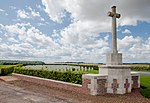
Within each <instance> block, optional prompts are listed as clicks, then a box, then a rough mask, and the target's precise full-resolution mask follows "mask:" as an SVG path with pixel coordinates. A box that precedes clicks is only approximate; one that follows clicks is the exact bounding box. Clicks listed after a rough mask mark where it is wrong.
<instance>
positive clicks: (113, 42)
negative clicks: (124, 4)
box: [107, 6, 121, 53]
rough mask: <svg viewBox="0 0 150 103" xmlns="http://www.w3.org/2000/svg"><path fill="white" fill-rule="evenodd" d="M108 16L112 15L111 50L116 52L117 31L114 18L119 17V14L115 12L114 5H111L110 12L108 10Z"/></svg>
mask: <svg viewBox="0 0 150 103" xmlns="http://www.w3.org/2000/svg"><path fill="white" fill-rule="evenodd" d="M107 15H108V16H110V17H112V52H113V53H118V51H117V32H116V25H117V24H116V18H120V16H121V15H120V14H118V13H116V6H113V7H112V12H110V11H109V12H108V14H107Z"/></svg>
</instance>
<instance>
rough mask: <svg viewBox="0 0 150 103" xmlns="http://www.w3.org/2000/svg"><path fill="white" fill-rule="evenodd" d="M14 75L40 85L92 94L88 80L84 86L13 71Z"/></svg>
mask: <svg viewBox="0 0 150 103" xmlns="http://www.w3.org/2000/svg"><path fill="white" fill-rule="evenodd" d="M13 76H14V77H16V78H18V79H20V80H24V81H28V82H32V83H36V84H40V85H45V86H49V87H55V88H59V89H64V90H68V91H72V92H76V93H81V94H90V90H89V89H88V88H87V84H88V83H87V82H86V81H83V83H84V85H83V86H82V85H78V84H73V83H67V82H62V81H56V80H51V79H45V78H39V77H34V76H27V75H22V74H16V73H13Z"/></svg>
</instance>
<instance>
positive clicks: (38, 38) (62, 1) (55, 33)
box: [0, 0, 150, 63]
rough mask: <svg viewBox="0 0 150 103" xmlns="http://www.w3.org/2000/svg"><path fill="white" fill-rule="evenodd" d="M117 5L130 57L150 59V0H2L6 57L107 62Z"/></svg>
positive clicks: (1, 55) (122, 45)
mask: <svg viewBox="0 0 150 103" xmlns="http://www.w3.org/2000/svg"><path fill="white" fill-rule="evenodd" d="M113 5H116V6H117V12H118V13H120V14H121V18H120V19H118V28H117V31H118V38H117V40H118V51H119V52H121V53H123V61H124V62H149V61H150V6H149V5H150V0H130V1H128V0H1V1H0V59H6V60H8V59H11V60H14V59H15V60H16V59H17V60H41V61H45V62H55V61H57V62H60V61H83V62H92V63H99V62H103V63H105V55H106V53H109V52H111V18H110V17H108V16H107V12H108V11H110V10H111V7H112V6H113Z"/></svg>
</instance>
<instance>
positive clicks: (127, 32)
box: [122, 29, 131, 34]
mask: <svg viewBox="0 0 150 103" xmlns="http://www.w3.org/2000/svg"><path fill="white" fill-rule="evenodd" d="M122 33H125V34H131V31H130V30H129V29H125V30H124V31H122Z"/></svg>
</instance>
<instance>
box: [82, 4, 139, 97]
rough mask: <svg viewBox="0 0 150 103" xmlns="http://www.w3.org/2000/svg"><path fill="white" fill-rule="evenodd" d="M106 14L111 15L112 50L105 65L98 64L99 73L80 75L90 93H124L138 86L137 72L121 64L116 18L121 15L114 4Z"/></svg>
mask: <svg viewBox="0 0 150 103" xmlns="http://www.w3.org/2000/svg"><path fill="white" fill-rule="evenodd" d="M108 16H110V17H112V52H111V53H109V54H107V55H106V65H102V66H99V74H85V75H83V76H82V81H83V83H84V86H85V87H87V88H88V89H89V90H90V94H91V95H104V94H106V93H112V94H125V93H130V92H131V89H134V88H140V76H139V74H133V73H131V67H130V66H128V65H123V64H122V54H121V53H118V51H117V32H116V28H117V23H116V19H117V18H120V16H121V15H120V14H118V13H116V6H113V7H112V12H108Z"/></svg>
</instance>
